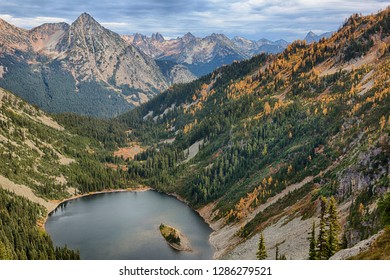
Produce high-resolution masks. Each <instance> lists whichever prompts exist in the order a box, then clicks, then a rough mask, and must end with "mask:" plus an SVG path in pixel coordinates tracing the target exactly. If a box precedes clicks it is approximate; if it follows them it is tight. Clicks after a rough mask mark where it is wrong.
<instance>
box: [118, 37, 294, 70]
mask: <svg viewBox="0 0 390 280" xmlns="http://www.w3.org/2000/svg"><path fill="white" fill-rule="evenodd" d="M122 38H123V39H125V40H126V41H127V42H128V43H129V44H131V45H134V46H136V47H137V48H138V49H140V50H141V51H143V52H144V53H145V54H147V55H149V56H151V57H153V58H154V59H157V60H169V61H173V62H175V63H180V64H183V65H185V66H186V67H188V69H190V70H191V71H192V73H194V74H195V75H196V76H198V77H200V76H202V75H205V74H208V73H210V72H212V71H213V70H215V69H216V68H217V67H219V66H222V65H225V64H230V63H232V62H233V61H235V60H243V59H248V58H250V57H252V56H253V55H256V54H259V53H263V52H266V53H278V52H281V51H283V50H284V49H285V48H286V46H287V45H288V42H286V41H284V40H278V41H275V42H272V41H270V40H266V39H261V40H259V41H251V40H248V39H245V38H243V37H234V38H233V39H232V40H231V39H229V38H228V37H226V36H225V35H224V34H215V33H213V34H211V35H209V36H206V37H204V38H199V37H195V36H194V35H192V34H191V33H187V34H185V35H184V36H183V37H178V38H176V39H170V40H166V39H165V38H164V37H163V36H162V35H161V34H160V33H154V34H152V36H151V37H148V36H145V35H143V34H139V33H136V34H133V35H124V36H122Z"/></svg>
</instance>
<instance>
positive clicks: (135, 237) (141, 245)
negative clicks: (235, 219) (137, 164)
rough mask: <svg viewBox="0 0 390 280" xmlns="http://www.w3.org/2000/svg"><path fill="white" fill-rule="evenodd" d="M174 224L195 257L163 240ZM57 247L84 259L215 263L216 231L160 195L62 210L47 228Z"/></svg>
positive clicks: (79, 203) (104, 197)
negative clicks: (212, 238) (213, 235)
mask: <svg viewBox="0 0 390 280" xmlns="http://www.w3.org/2000/svg"><path fill="white" fill-rule="evenodd" d="M161 223H164V224H169V225H171V226H173V227H175V228H177V229H179V230H180V231H182V232H183V233H184V234H185V235H187V237H188V238H189V240H190V242H191V245H192V248H193V252H178V251H176V250H174V249H172V248H171V247H170V246H169V245H168V244H167V243H166V242H165V240H164V239H163V238H162V237H161V234H160V231H159V229H158V226H159V225H160V224H161ZM46 231H47V232H48V233H49V234H50V236H51V238H52V239H53V242H54V243H55V245H57V246H58V245H61V246H63V245H65V244H67V245H68V247H70V248H72V249H76V248H78V249H79V250H80V254H81V258H82V259H95V260H98V259H117V260H120V259H141V260H147V259H212V256H213V249H212V246H211V245H210V244H209V241H208V240H209V235H210V234H211V232H212V230H211V229H210V227H209V226H208V225H207V224H206V223H205V222H204V221H203V219H202V218H201V217H200V216H199V215H198V213H196V212H195V211H193V210H192V209H191V208H189V207H188V206H187V205H186V204H185V203H183V202H181V201H179V200H177V199H176V198H174V197H172V196H168V195H166V194H161V193H158V192H155V191H145V192H117V193H105V194H97V195H92V196H87V197H82V198H78V199H75V200H71V201H69V202H65V203H63V204H62V205H61V206H59V207H58V208H57V209H56V210H55V211H54V212H53V213H52V214H50V216H49V218H48V219H47V222H46Z"/></svg>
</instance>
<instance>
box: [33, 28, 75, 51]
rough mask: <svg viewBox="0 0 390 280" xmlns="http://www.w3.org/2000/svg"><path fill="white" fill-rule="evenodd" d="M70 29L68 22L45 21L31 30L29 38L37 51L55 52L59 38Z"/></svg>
mask: <svg viewBox="0 0 390 280" xmlns="http://www.w3.org/2000/svg"><path fill="white" fill-rule="evenodd" d="M68 30H69V24H67V23H64V22H62V23H45V24H42V25H40V26H38V27H35V28H33V29H31V30H30V31H29V40H30V43H31V45H32V48H33V50H34V51H36V52H41V53H44V54H45V53H46V54H50V53H52V52H54V54H55V49H56V46H57V43H58V41H59V40H61V39H62V38H63V36H64V35H65V34H66V32H67V31H68Z"/></svg>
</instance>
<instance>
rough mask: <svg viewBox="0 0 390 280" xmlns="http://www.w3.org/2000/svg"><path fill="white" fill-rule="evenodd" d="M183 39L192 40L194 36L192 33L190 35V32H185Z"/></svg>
mask: <svg viewBox="0 0 390 280" xmlns="http://www.w3.org/2000/svg"><path fill="white" fill-rule="evenodd" d="M182 39H183V41H185V42H190V41H193V40H195V39H196V37H195V36H194V35H192V33H190V32H187V33H186V34H185V35H184V36H183V38H182Z"/></svg>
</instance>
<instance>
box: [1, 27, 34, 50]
mask: <svg viewBox="0 0 390 280" xmlns="http://www.w3.org/2000/svg"><path fill="white" fill-rule="evenodd" d="M0 34H1V35H0V53H6V52H10V53H13V52H14V51H15V50H21V51H27V50H28V49H29V47H30V44H29V40H28V38H27V35H28V31H27V30H24V29H22V28H18V27H16V26H13V25H11V24H9V23H8V22H6V21H4V20H2V19H0Z"/></svg>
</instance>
